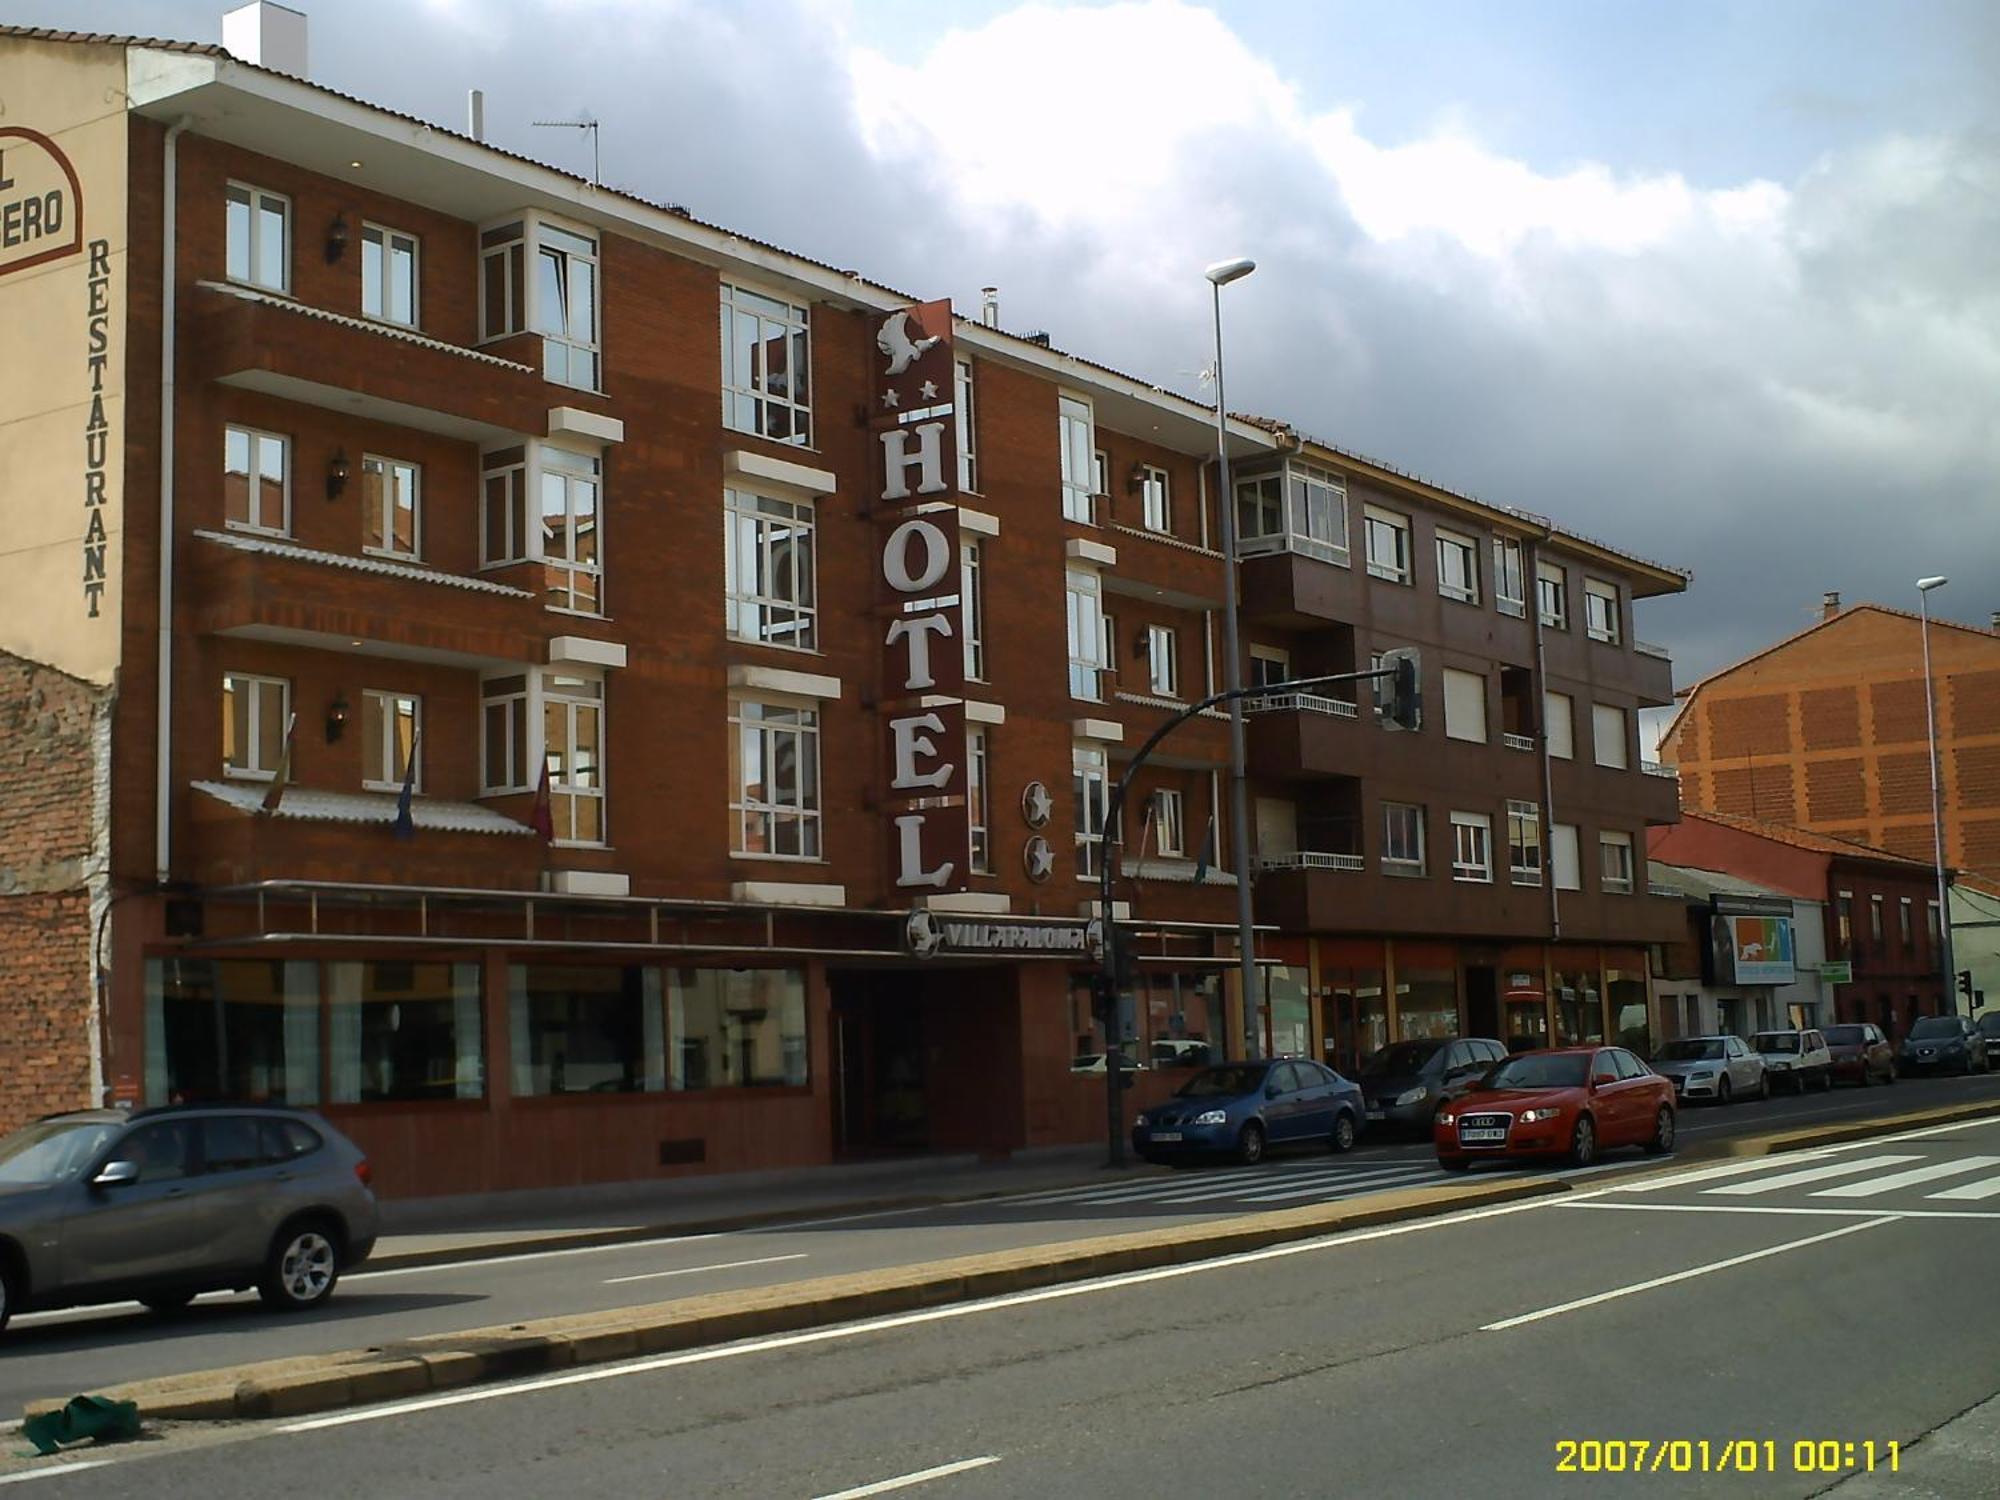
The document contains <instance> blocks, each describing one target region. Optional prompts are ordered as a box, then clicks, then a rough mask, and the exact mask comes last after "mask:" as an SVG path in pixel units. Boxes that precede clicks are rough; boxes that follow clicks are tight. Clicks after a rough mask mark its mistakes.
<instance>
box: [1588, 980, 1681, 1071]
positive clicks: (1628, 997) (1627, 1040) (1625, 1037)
mask: <svg viewBox="0 0 2000 1500" xmlns="http://www.w3.org/2000/svg"><path fill="white" fill-rule="evenodd" d="M1604 985H1605V993H1606V994H1607V995H1608V996H1609V998H1610V1000H1611V1015H1612V1019H1613V1021H1614V1023H1615V1024H1616V1026H1617V1028H1618V1036H1617V1041H1618V1045H1619V1046H1621V1047H1629V1048H1630V1049H1631V1050H1632V1051H1634V1052H1637V1053H1639V1054H1640V1055H1641V1056H1643V1057H1649V1056H1651V1055H1652V1051H1653V1041H1652V1027H1651V1025H1650V1022H1649V1017H1648V1015H1647V1003H1646V971H1645V970H1644V969H1640V968H1618V969H1614V968H1609V967H1607V968H1606V969H1605V971H1604ZM1666 1003H1667V1005H1668V1006H1669V1007H1670V1006H1671V1005H1672V1003H1673V1002H1672V1000H1671V999H1669V1000H1668V1001H1667V1002H1666Z"/></svg>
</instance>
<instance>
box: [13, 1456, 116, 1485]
mask: <svg viewBox="0 0 2000 1500" xmlns="http://www.w3.org/2000/svg"><path fill="white" fill-rule="evenodd" d="M117 1462H118V1460H117V1459H115V1458H85V1459H78V1460H75V1461H73V1462H70V1463H58V1464H56V1465H55V1466H54V1467H52V1468H47V1469H23V1470H22V1471H21V1472H20V1473H18V1474H0V1484H26V1483H27V1482H28V1481H29V1480H31V1479H60V1478H62V1476H63V1475H65V1474H80V1473H82V1472H83V1471H84V1470H85V1469H101V1468H103V1467H104V1466H105V1465H106V1464H115V1463H117Z"/></svg>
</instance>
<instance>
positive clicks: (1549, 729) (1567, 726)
mask: <svg viewBox="0 0 2000 1500" xmlns="http://www.w3.org/2000/svg"><path fill="white" fill-rule="evenodd" d="M1542 717H1543V719H1544V720H1546V723H1545V725H1544V729H1545V731H1546V733H1547V735H1548V740H1549V754H1551V755H1553V756H1554V757H1555V758H1556V759H1557V760H1574V759H1575V758H1576V734H1575V729H1574V726H1573V724H1572V723H1571V720H1570V697H1569V694H1568V693H1548V692H1545V693H1543V694H1542Z"/></svg>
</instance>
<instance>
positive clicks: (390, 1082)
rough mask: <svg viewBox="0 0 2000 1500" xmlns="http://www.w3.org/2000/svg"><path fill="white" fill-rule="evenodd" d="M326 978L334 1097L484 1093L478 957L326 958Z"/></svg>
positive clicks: (350, 1100) (349, 1100)
mask: <svg viewBox="0 0 2000 1500" xmlns="http://www.w3.org/2000/svg"><path fill="white" fill-rule="evenodd" d="M326 980H327V1000H328V1005H327V1066H328V1076H329V1079H330V1081H331V1086H330V1088H329V1090H328V1096H329V1098H330V1099H331V1100H332V1102H333V1103H335V1104H357V1103H373V1102H377V1101H387V1100H414V1099H478V1098H480V1097H482V1096H483V1095H484V1094H485V1092H486V1066H485V1059H484V1055H483V1054H482V1052H481V1050H480V1041H481V1026H480V1004H481V1001H480V984H479V965H478V964H476V963H417V962H412V961H406V960H402V959H376V960H370V961H365V962H360V963H331V964H328V965H327V966H326Z"/></svg>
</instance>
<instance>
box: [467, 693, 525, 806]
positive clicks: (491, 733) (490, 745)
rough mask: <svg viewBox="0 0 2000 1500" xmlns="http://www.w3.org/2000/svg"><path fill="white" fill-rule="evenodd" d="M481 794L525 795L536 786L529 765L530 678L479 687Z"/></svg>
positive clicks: (484, 795) (485, 795) (490, 795)
mask: <svg viewBox="0 0 2000 1500" xmlns="http://www.w3.org/2000/svg"><path fill="white" fill-rule="evenodd" d="M479 698H480V703H479V707H480V747H479V781H480V786H479V794H480V796H482V797H492V796H497V795H500V794H502V793H506V792H525V791H529V790H531V789H532V788H533V786H534V781H535V776H534V773H533V772H532V771H531V770H530V769H529V765H528V679H527V677H526V676H525V675H522V674H519V673H517V674H515V675H514V676H512V677H489V678H487V679H486V680H485V681H484V682H482V683H481V684H480V692H479Z"/></svg>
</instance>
